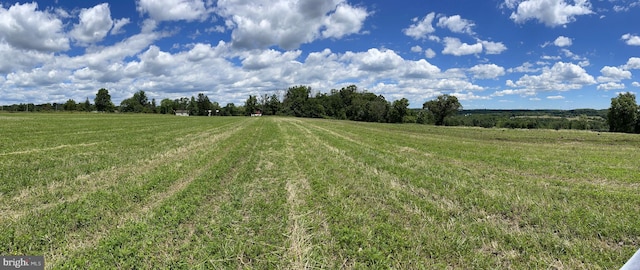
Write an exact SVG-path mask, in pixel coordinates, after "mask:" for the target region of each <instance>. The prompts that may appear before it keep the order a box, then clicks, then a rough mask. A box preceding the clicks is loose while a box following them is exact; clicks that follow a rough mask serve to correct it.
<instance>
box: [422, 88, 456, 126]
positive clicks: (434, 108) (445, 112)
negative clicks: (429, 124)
mask: <svg viewBox="0 0 640 270" xmlns="http://www.w3.org/2000/svg"><path fill="white" fill-rule="evenodd" d="M422 108H423V109H427V110H429V111H430V112H431V113H432V114H433V117H434V120H435V124H436V125H438V126H441V125H444V119H445V118H446V117H447V116H451V115H454V114H456V112H458V110H460V109H462V105H461V104H460V102H459V101H458V98H457V97H455V96H450V95H440V96H438V98H436V99H435V100H431V101H427V102H425V103H424V104H423V105H422Z"/></svg>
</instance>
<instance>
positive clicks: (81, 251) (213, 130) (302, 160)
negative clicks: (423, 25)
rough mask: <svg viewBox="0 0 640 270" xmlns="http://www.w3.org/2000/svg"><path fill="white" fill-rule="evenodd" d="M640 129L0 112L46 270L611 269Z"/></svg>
mask: <svg viewBox="0 0 640 270" xmlns="http://www.w3.org/2000/svg"><path fill="white" fill-rule="evenodd" d="M639 150H640V136H638V135H629V134H611V133H594V132H575V131H554V130H501V129H476V128H448V127H433V126H423V125H410V124H404V125H394V124H374V123H360V122H347V121H332V120H314V119H298V118H279V117H262V118H249V117H184V118H183V117H175V116H159V115H121V114H28V113H26V114H0V181H1V183H0V254H4V255H10V254H16V255H18V254H19V255H44V256H45V259H46V266H47V268H87V267H88V268H105V267H107V268H120V269H130V268H144V269H152V268H168V267H171V268H189V269H191V268H284V269H300V268H332V269H333V268H400V269H407V268H409V269H412V268H413V269H415V268H427V269H430V268H438V269H442V268H466V269H469V268H477V269H486V268H517V269H539V268H557V269H576V268H591V269H599V268H601V269H612V268H618V267H620V266H621V265H622V264H623V263H624V262H625V261H626V260H627V259H628V258H629V257H630V256H631V255H632V254H633V253H634V252H635V251H636V250H637V249H638V248H639V247H640V218H639V213H640V164H639V163H638V161H639V160H640V151H639Z"/></svg>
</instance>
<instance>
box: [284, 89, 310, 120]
mask: <svg viewBox="0 0 640 270" xmlns="http://www.w3.org/2000/svg"><path fill="white" fill-rule="evenodd" d="M310 94H311V87H309V86H303V85H300V86H294V87H289V89H288V90H287V93H286V94H285V96H284V100H283V101H282V105H283V108H284V111H285V113H286V114H289V115H293V116H296V117H309V115H310V114H311V112H307V111H305V108H313V106H310V105H308V104H307V101H308V100H309V95H310Z"/></svg>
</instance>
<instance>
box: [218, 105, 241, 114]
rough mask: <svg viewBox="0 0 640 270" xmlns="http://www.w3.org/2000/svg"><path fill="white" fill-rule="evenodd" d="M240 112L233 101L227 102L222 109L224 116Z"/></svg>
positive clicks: (221, 112)
mask: <svg viewBox="0 0 640 270" xmlns="http://www.w3.org/2000/svg"><path fill="white" fill-rule="evenodd" d="M237 113H238V110H237V108H236V105H235V104H233V103H227V105H225V106H224V107H223V108H222V109H220V115H222V116H234V115H236V114H237Z"/></svg>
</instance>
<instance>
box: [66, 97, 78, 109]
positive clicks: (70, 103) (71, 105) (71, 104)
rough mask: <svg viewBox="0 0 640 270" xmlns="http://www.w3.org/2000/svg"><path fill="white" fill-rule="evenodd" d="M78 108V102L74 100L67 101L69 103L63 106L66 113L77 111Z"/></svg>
mask: <svg viewBox="0 0 640 270" xmlns="http://www.w3.org/2000/svg"><path fill="white" fill-rule="evenodd" d="M76 107H77V104H76V101H75V100H73V99H69V100H67V102H65V103H64V105H62V108H64V110H65V111H75V110H76Z"/></svg>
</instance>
